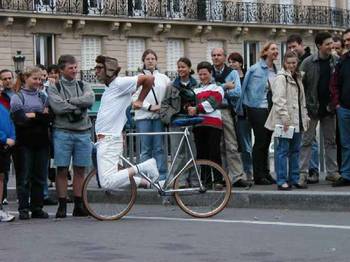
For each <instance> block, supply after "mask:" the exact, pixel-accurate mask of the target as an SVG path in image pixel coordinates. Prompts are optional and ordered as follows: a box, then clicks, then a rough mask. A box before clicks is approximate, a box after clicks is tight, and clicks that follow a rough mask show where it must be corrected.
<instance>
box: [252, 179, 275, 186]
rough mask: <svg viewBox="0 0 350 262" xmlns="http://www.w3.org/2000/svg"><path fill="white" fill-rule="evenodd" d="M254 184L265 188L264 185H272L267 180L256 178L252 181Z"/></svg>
mask: <svg viewBox="0 0 350 262" xmlns="http://www.w3.org/2000/svg"><path fill="white" fill-rule="evenodd" d="M254 184H255V185H263V186H266V185H272V182H271V181H270V180H268V179H267V178H258V179H255V180H254Z"/></svg>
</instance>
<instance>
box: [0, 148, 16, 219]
mask: <svg viewBox="0 0 350 262" xmlns="http://www.w3.org/2000/svg"><path fill="white" fill-rule="evenodd" d="M0 154H1V153H0ZM1 166H4V162H3V161H2V159H1V156H0V199H2V197H3V187H4V177H5V173H4V171H5V170H4V169H2V168H1ZM13 220H15V216H13V215H10V214H8V213H7V212H5V211H4V210H3V206H2V203H0V222H11V221H13Z"/></svg>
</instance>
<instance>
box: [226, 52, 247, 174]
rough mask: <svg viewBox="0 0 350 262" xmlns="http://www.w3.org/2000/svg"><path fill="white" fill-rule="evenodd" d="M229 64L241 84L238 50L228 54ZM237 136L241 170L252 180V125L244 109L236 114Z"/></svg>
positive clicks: (242, 70) (242, 75) (242, 68)
mask: <svg viewBox="0 0 350 262" xmlns="http://www.w3.org/2000/svg"><path fill="white" fill-rule="evenodd" d="M227 60H228V64H229V66H230V67H231V68H232V69H234V70H237V72H238V75H239V78H240V80H241V85H243V81H244V77H245V73H246V71H245V69H244V67H243V65H244V62H243V57H242V56H241V54H240V53H238V52H233V53H231V54H230V55H229V56H228V59H227ZM236 125H237V126H236V130H237V131H236V132H237V138H238V140H239V145H240V149H241V157H242V162H243V170H244V172H245V174H246V176H247V180H248V181H252V180H253V160H252V126H251V125H250V123H249V121H248V119H247V112H246V110H245V109H244V110H243V115H238V117H237V122H236Z"/></svg>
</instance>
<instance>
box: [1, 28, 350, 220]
mask: <svg viewBox="0 0 350 262" xmlns="http://www.w3.org/2000/svg"><path fill="white" fill-rule="evenodd" d="M315 45H316V47H317V51H316V52H315V53H314V54H311V53H310V52H309V50H310V49H309V48H306V47H304V45H303V41H302V38H301V37H300V36H299V35H290V36H289V37H288V38H287V46H288V51H287V52H286V53H285V54H282V55H283V63H282V68H277V66H276V60H277V59H278V57H279V55H280V54H279V50H278V46H277V44H276V43H275V42H273V41H270V42H267V43H266V44H265V45H264V46H263V47H262V48H261V54H260V59H259V61H258V62H257V63H256V64H254V65H252V66H251V67H249V68H248V69H246V68H245V67H244V61H243V58H242V56H241V55H240V54H239V53H237V52H234V53H231V54H229V55H228V54H226V51H225V50H224V49H223V48H214V49H213V50H212V51H211V58H212V61H211V62H208V61H203V62H201V63H199V64H198V65H197V66H196V73H197V76H196V77H195V76H194V70H193V69H192V63H191V61H190V59H189V58H186V57H181V58H179V60H178V61H177V73H178V74H177V77H176V78H175V79H174V80H173V81H170V79H169V78H168V77H167V76H166V75H165V74H162V73H161V72H160V70H159V68H158V66H157V62H158V57H157V54H156V52H155V51H153V50H151V49H147V50H146V51H145V52H144V54H143V56H142V58H141V60H142V62H143V69H142V71H141V72H140V75H144V77H139V78H138V79H139V80H135V79H136V78H135V79H131V78H130V79H125V80H123V79H122V78H120V79H119V77H118V78H117V79H119V80H118V81H119V82H118V81H117V82H118V84H119V85H121V86H125V92H128V94H129V95H130V97H127V98H128V99H129V98H130V100H126V99H123V102H122V103H128V105H130V107H131V108H133V109H134V110H133V111H134V112H135V113H134V120H135V123H136V132H163V131H164V130H165V128H169V129H170V131H178V130H179V127H174V126H172V125H171V123H172V121H173V120H175V119H177V118H183V117H188V118H190V117H195V116H198V117H200V118H201V119H202V120H201V121H202V122H201V123H199V124H196V125H194V126H193V127H192V128H191V129H190V130H191V135H190V141H191V143H192V144H193V148H194V153H195V155H196V158H198V159H208V160H212V161H214V162H215V163H217V164H219V165H221V166H223V168H224V169H225V170H226V171H227V173H228V175H229V177H230V179H231V181H232V184H233V186H234V187H246V188H249V187H251V186H252V185H254V184H255V185H272V184H277V189H278V190H291V189H292V188H293V187H294V188H297V189H306V188H308V184H312V183H318V181H319V170H318V165H319V164H318V155H319V154H318V146H317V145H318V142H317V139H316V128H317V126H318V125H319V127H320V129H321V130H322V132H321V134H322V135H323V138H324V146H325V150H326V152H327V154H325V163H326V180H328V181H330V182H332V185H333V186H336V187H337V186H349V185H350V131H349V130H350V104H349V103H350V102H349V101H350V75H349V74H348V72H350V62H349V61H350V52H349V51H348V50H350V29H348V30H346V31H345V32H344V34H343V35H342V38H340V37H332V35H330V34H329V33H327V32H319V33H317V34H316V36H315ZM106 59H107V60H108V59H109V58H108V57H107V58H106V57H103V56H100V57H98V58H97V59H96V62H97V65H96V68H95V69H96V72H97V74H98V72H101V70H105V72H106V74H108V70H112V71H113V70H115V71H117V72H115V73H116V75H118V73H119V71H120V67H118V66H113V63H116V65H117V60H116V59H109V60H108V61H107V60H106ZM108 63H111V64H108ZM107 66H109V68H106V67H107ZM77 76H78V67H77V61H76V59H75V58H74V57H73V56H71V55H62V56H61V57H60V58H59V59H58V63H57V65H49V66H48V67H47V68H46V67H44V66H42V65H38V66H31V67H27V68H25V69H24V70H23V72H20V73H19V74H17V75H16V76H15V75H14V74H13V72H11V71H10V70H8V69H3V70H1V71H0V116H1V121H0V200H1V203H0V221H13V220H14V216H13V215H11V214H9V213H7V212H5V211H4V210H3V205H6V204H7V182H8V179H9V171H10V165H11V161H13V164H14V171H15V174H16V190H17V199H18V211H19V219H21V220H27V219H30V218H42V219H45V218H48V217H49V215H48V213H47V212H46V211H45V210H44V208H43V207H44V204H55V205H57V202H56V201H55V200H54V199H50V198H49V196H48V179H50V180H51V182H54V183H55V187H56V191H57V200H58V208H57V212H56V218H64V217H66V215H67V202H68V196H67V186H68V177H69V169H70V167H72V170H73V197H74V198H73V201H74V209H73V216H87V215H88V213H87V211H86V210H85V208H84V206H83V203H82V184H83V181H84V175H85V173H86V171H87V168H90V167H91V165H92V161H91V156H92V153H91V152H92V147H93V143H92V138H91V128H92V121H91V119H90V117H89V115H88V109H89V108H90V107H91V106H92V105H93V104H94V102H95V95H94V92H93V89H92V88H91V85H90V84H88V83H85V82H82V81H80V80H78V78H77ZM147 76H152V77H153V78H152V79H153V81H154V82H153V86H152V88H151V85H150V86H149V88H150V91H149V92H148V94H147V95H145V97H144V100H142V104H140V100H138V99H139V97H140V93H142V95H141V96H143V95H144V94H145V93H144V91H142V88H139V89H138V90H136V86H140V85H141V86H142V85H144V86H146V85H147V88H148V85H149V82H147V81H148V80H149V79H150V78H147ZM102 80H103V79H102ZM134 80H135V81H136V82H137V83H136V82H135V81H134ZM123 81H124V82H123ZM128 81H129V82H128ZM102 82H103V83H105V84H106V83H108V84H109V82H108V81H106V80H103V81H102ZM108 84H106V85H107V86H106V90H109V89H108V88H110V87H109V86H108ZM128 90H129V91H128ZM109 91H110V92H111V94H110V97H109V98H108V99H111V98H112V97H113V96H115V97H116V99H117V98H118V99H119V97H120V95H121V93H118V94H114V93H113V90H112V89H110V90H109ZM106 92H107V91H106ZM118 92H119V91H118ZM133 92H134V95H133V96H132V93H133ZM122 93H123V92H122ZM125 94H126V93H125ZM125 94H124V95H125ZM106 99H107V98H106ZM108 99H107V100H108ZM120 101H121V100H120ZM112 104H113V105H114V106H113V107H112V106H111V105H112ZM120 106H121V105H119V104H116V101H110V102H109V103H104V108H103V112H100V115H101V114H102V113H103V114H104V117H101V116H100V119H99V120H98V123H96V129H97V131H96V134H97V135H98V136H100V137H98V138H104V137H105V133H104V131H103V130H105V129H106V127H107V126H110V129H111V130H114V129H118V130H119V129H120V130H121V129H122V126H120V122H118V119H109V118H110V116H111V115H113V114H112V113H111V114H109V113H108V112H109V111H108V110H112V111H113V110H117V108H118V107H120ZM128 112H129V111H128ZM108 119H109V120H108ZM106 121H107V122H106ZM112 122H113V123H112ZM101 130H102V131H101ZM278 130H279V131H278ZM252 133H253V134H254V138H255V139H254V141H253V139H252ZM273 134H275V137H276V138H275V139H274V143H275V149H276V150H275V152H274V169H275V177H274V176H272V174H271V172H270V162H269V148H270V144H271V140H272V137H273ZM277 134H278V135H277ZM115 139H116V140H115V141H114V140H113V141H109V142H108V141H107V142H108V143H107V144H106V145H105V146H104V151H103V152H104V153H105V154H107V153H113V152H112V151H113V150H112V151H110V150H109V149H108V147H110V146H111V145H112V144H113V145H115V146H116V147H118V146H121V148H122V146H123V145H122V144H123V143H122V141H119V140H118V139H117V138H115ZM112 142H113V143H112ZM111 143H112V144H111ZM164 144H165V141H164V136H161V135H159V136H141V152H140V154H141V156H140V158H141V161H142V162H144V161H146V162H145V163H147V160H149V159H152V158H154V159H155V160H156V166H157V169H158V171H159V174H160V176H159V178H158V180H159V182H162V181H164V180H165V179H166V178H167V176H168V167H167V164H168V155H167V152H166V151H165V150H164ZM178 144H179V138H178V137H177V136H174V137H173V136H172V137H170V154H171V155H172V156H174V155H175V149H176V147H177V145H178ZM98 146H99V147H100V149H101V148H102V147H103V144H101V145H98ZM97 152H98V154H99V151H97ZM188 155H189V152H187V150H186V149H185V148H183V149H180V150H179V152H178V157H179V161H178V162H177V163H176V165H175V166H174V167H173V168H174V171H175V172H176V171H178V170H179V167H180V166H182V164H183V163H184V162H185V161H186V159H187V158H188ZM51 158H52V159H53V161H51V160H50V159H51ZM101 161H102V160H100V164H101V165H104V168H105V169H106V170H107V169H108V168H109V169H113V163H112V166H111V165H110V164H109V163H111V161H109V160H108V159H105V160H103V161H102V162H101ZM114 165H115V166H116V165H117V163H114ZM138 168H146V167H143V166H142V164H140V165H139V167H138ZM135 170H137V169H135ZM122 173H123V172H118V173H117V175H118V174H119V175H120V176H121V177H123V176H124V175H125V174H127V173H125V174H124V173H123V174H124V175H123V174H122ZM134 173H137V172H134ZM125 177H127V175H126V176H125ZM118 181H119V182H120V180H118V179H112V180H108V179H107V180H105V181H102V182H103V183H102V184H103V185H106V186H107V185H108V186H111V185H113V186H117V184H118V183H119V182H118ZM138 184H139V185H143V187H147V184H146V185H145V184H143V182H142V181H140V183H138Z"/></svg>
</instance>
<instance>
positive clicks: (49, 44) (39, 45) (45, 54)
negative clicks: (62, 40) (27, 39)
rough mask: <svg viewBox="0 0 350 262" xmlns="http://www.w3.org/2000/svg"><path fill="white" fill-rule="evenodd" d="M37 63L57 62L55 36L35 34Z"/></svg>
mask: <svg viewBox="0 0 350 262" xmlns="http://www.w3.org/2000/svg"><path fill="white" fill-rule="evenodd" d="M34 54H35V64H42V65H45V66H47V65H50V64H54V63H55V36H54V35H45V34H39V35H34Z"/></svg>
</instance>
